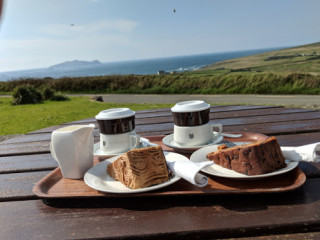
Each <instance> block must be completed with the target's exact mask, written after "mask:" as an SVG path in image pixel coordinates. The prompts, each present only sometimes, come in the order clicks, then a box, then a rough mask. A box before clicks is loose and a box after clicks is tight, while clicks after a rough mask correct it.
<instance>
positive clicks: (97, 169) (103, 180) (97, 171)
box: [84, 152, 189, 193]
mask: <svg viewBox="0 0 320 240" xmlns="http://www.w3.org/2000/svg"><path fill="white" fill-rule="evenodd" d="M164 155H165V157H166V161H167V162H173V161H189V159H188V158H186V157H185V156H183V155H181V154H178V153H172V152H164ZM117 158H118V156H115V157H112V158H109V159H106V160H105V161H103V162H101V163H99V164H97V165H95V166H94V167H92V168H90V169H89V170H88V171H87V172H86V174H85V175H84V181H85V183H86V184H87V185H88V186H89V187H91V188H94V189H96V190H98V191H101V192H108V193H140V192H149V191H153V190H156V189H160V188H163V187H166V186H169V185H171V184H173V183H175V182H177V181H178V180H180V179H181V177H179V176H174V177H173V178H171V179H170V180H168V181H166V182H164V183H161V184H158V185H154V186H150V187H146V188H139V189H131V188H128V187H126V186H125V185H123V184H122V183H121V182H119V181H116V180H114V179H113V178H112V177H111V176H110V175H109V174H108V173H107V171H106V169H107V166H108V165H109V164H110V163H112V162H113V161H114V160H116V159H117Z"/></svg>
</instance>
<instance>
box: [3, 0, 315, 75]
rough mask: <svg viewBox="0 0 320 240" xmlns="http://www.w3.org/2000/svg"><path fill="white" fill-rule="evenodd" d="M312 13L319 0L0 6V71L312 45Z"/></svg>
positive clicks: (67, 0) (22, 2)
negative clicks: (72, 63) (80, 61)
mask: <svg viewBox="0 0 320 240" xmlns="http://www.w3.org/2000/svg"><path fill="white" fill-rule="evenodd" d="M173 9H176V12H175V13H174V12H173ZM319 10H320V1H319V0H161V1H160V0H4V9H3V13H2V17H1V23H0V72H2V71H11V70H21V69H32V68H43V67H48V66H50V65H54V64H57V63H60V62H64V61H70V60H75V59H78V60H88V61H91V60H95V59H97V60H100V61H101V62H114V61H123V60H135V59H148V58H158V57H169V56H183V55H192V54H201V53H216V52H227V51H236V50H247V49H259V48H272V47H286V46H295V45H302V44H308V43H314V42H319V41H320V31H319V26H320V14H319Z"/></svg>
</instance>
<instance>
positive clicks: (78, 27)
mask: <svg viewBox="0 0 320 240" xmlns="http://www.w3.org/2000/svg"><path fill="white" fill-rule="evenodd" d="M138 25H139V24H138V23H137V22H135V21H131V20H126V19H119V20H114V21H110V20H101V21H98V22H94V23H90V24H76V23H73V24H70V25H66V24H51V25H46V26H44V27H41V28H40V29H39V31H40V32H41V33H44V34H48V35H52V36H57V37H76V36H81V35H87V34H90V35H98V34H130V33H132V32H133V31H134V29H135V28H136V27H137V26H138Z"/></svg>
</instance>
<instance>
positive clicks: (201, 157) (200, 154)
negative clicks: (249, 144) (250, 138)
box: [190, 143, 298, 180]
mask: <svg viewBox="0 0 320 240" xmlns="http://www.w3.org/2000/svg"><path fill="white" fill-rule="evenodd" d="M236 144H237V145H241V144H242V143H236ZM217 146H218V145H212V146H208V147H204V148H201V149H199V150H197V151H195V152H194V153H193V154H192V155H191V157H190V161H192V162H205V161H209V160H208V159H207V157H206V155H207V154H208V153H210V152H214V151H216V150H217ZM286 164H287V166H286V167H285V168H281V169H278V170H276V171H274V172H271V173H266V174H261V175H251V176H248V175H245V174H242V173H238V172H235V171H233V170H230V169H227V168H224V167H221V166H219V165H217V164H213V165H210V166H208V167H205V168H203V169H201V171H203V172H205V173H208V174H210V175H213V176H218V177H225V178H233V179H240V180H241V179H242V180H249V179H259V178H265V177H271V176H275V175H279V174H283V173H286V172H289V171H291V170H293V169H294V168H295V167H296V166H298V162H292V161H290V160H286Z"/></svg>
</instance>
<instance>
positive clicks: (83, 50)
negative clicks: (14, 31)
mask: <svg viewBox="0 0 320 240" xmlns="http://www.w3.org/2000/svg"><path fill="white" fill-rule="evenodd" d="M137 26H138V23H137V22H134V21H130V20H125V19H121V20H116V21H106V20H103V21H99V22H95V23H92V24H86V25H76V24H75V25H74V26H70V25H62V24H54V25H47V26H46V27H44V28H41V29H40V30H41V32H42V34H41V35H40V37H34V38H28V39H26V38H24V39H21V38H19V39H0V52H1V55H0V71H7V70H13V69H29V68H39V67H48V66H50V65H53V64H56V63H59V62H61V61H66V60H73V59H80V60H89V59H98V60H101V61H110V60H112V59H111V57H113V58H114V57H117V54H116V53H117V52H121V51H120V50H123V49H128V50H129V49H130V48H132V46H133V43H132V39H131V38H132V32H133V31H134V29H135V28H136V27H137ZM43 33H45V34H43Z"/></svg>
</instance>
